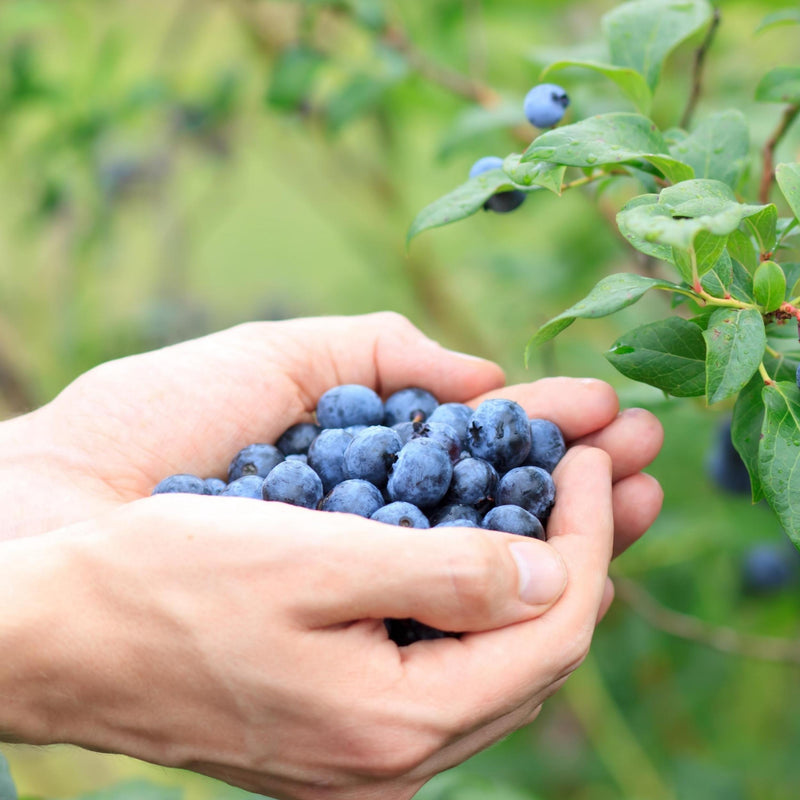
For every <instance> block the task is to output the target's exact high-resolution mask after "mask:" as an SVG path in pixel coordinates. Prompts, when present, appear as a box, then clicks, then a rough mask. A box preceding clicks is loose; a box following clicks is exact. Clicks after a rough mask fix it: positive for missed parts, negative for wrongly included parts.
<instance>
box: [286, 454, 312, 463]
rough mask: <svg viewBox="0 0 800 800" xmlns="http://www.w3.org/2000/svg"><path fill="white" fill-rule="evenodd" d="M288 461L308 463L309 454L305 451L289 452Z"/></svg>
mask: <svg viewBox="0 0 800 800" xmlns="http://www.w3.org/2000/svg"><path fill="white" fill-rule="evenodd" d="M286 460H287V461H299V462H300V463H301V464H308V456H307V455H306V454H305V453H289V455H288V456H286Z"/></svg>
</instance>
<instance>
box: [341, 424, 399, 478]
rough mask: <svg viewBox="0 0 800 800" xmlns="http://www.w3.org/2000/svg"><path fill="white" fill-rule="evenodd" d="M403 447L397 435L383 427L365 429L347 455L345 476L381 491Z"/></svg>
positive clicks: (348, 448)
mask: <svg viewBox="0 0 800 800" xmlns="http://www.w3.org/2000/svg"><path fill="white" fill-rule="evenodd" d="M402 446H403V443H402V442H401V441H400V437H399V436H398V434H397V432H396V431H393V430H392V429H391V428H386V427H384V426H383V425H372V426H370V427H369V428H364V430H363V431H361V433H358V434H356V435H355V436H354V437H353V441H352V442H350V444H349V445H347V449H346V450H345V451H344V474H345V476H346V477H348V478H361V479H363V480H365V481H369V482H370V483H374V484H375V486H377V487H378V488H379V489H382V488H383V487H384V486H386V481H387V480H388V478H389V470H390V469H391V467H392V464H394V462H395V461H396V459H397V453H398V452H399V450H400V448H401V447H402Z"/></svg>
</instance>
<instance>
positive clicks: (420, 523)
mask: <svg viewBox="0 0 800 800" xmlns="http://www.w3.org/2000/svg"><path fill="white" fill-rule="evenodd" d="M371 519H374V520H375V521H376V522H383V523H386V524H387V525H399V526H400V527H401V528H430V523H429V522H428V518H427V517H426V516H425V515H424V514H423V513H422V511H420V510H419V508H417V506H415V505H413V504H412V503H400V502H398V503H389V504H388V505H385V506H383V508H379V509H378V510H377V511H376V512H375V513H374V514H373V515H372V517H371Z"/></svg>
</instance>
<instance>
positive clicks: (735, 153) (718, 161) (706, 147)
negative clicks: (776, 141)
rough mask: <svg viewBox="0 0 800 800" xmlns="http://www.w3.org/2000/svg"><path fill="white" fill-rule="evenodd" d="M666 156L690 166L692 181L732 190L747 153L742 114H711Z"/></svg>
mask: <svg viewBox="0 0 800 800" xmlns="http://www.w3.org/2000/svg"><path fill="white" fill-rule="evenodd" d="M670 152H671V153H672V155H673V156H674V157H675V158H677V159H679V160H680V161H683V162H685V163H686V164H688V165H689V166H691V167H692V169H693V170H694V174H695V176H696V177H698V178H710V179H712V180H718V181H722V182H723V183H727V184H728V185H729V186H731V187H736V185H737V184H738V183H739V180H740V179H741V176H742V173H743V172H744V170H745V168H746V166H747V158H748V156H749V152H750V134H749V131H748V127H747V121H746V120H745V117H744V114H742V112H741V111H737V110H735V109H730V110H728V111H721V112H719V113H717V114H712V115H711V116H710V117H708V118H707V119H705V120H704V121H703V122H701V123H700V124H699V125H698V126H697V127H696V128H695V129H694V130H693V131H692V132H691V134H689V135H688V136H685V137H684V138H682V139H681V140H680V141H677V142H675V143H674V144H672V145H671V147H670Z"/></svg>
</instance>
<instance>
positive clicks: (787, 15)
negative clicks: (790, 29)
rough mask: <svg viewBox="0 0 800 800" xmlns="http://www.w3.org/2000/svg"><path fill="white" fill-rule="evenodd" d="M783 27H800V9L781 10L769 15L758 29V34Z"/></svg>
mask: <svg viewBox="0 0 800 800" xmlns="http://www.w3.org/2000/svg"><path fill="white" fill-rule="evenodd" d="M782 25H800V9H798V8H781V9H779V10H778V11H773V12H771V13H770V14H767V16H766V17H764V19H762V20H761V22H760V23H759V26H758V27H757V28H756V33H761V32H762V31H766V30H768V29H770V28H778V27H780V26H782Z"/></svg>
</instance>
